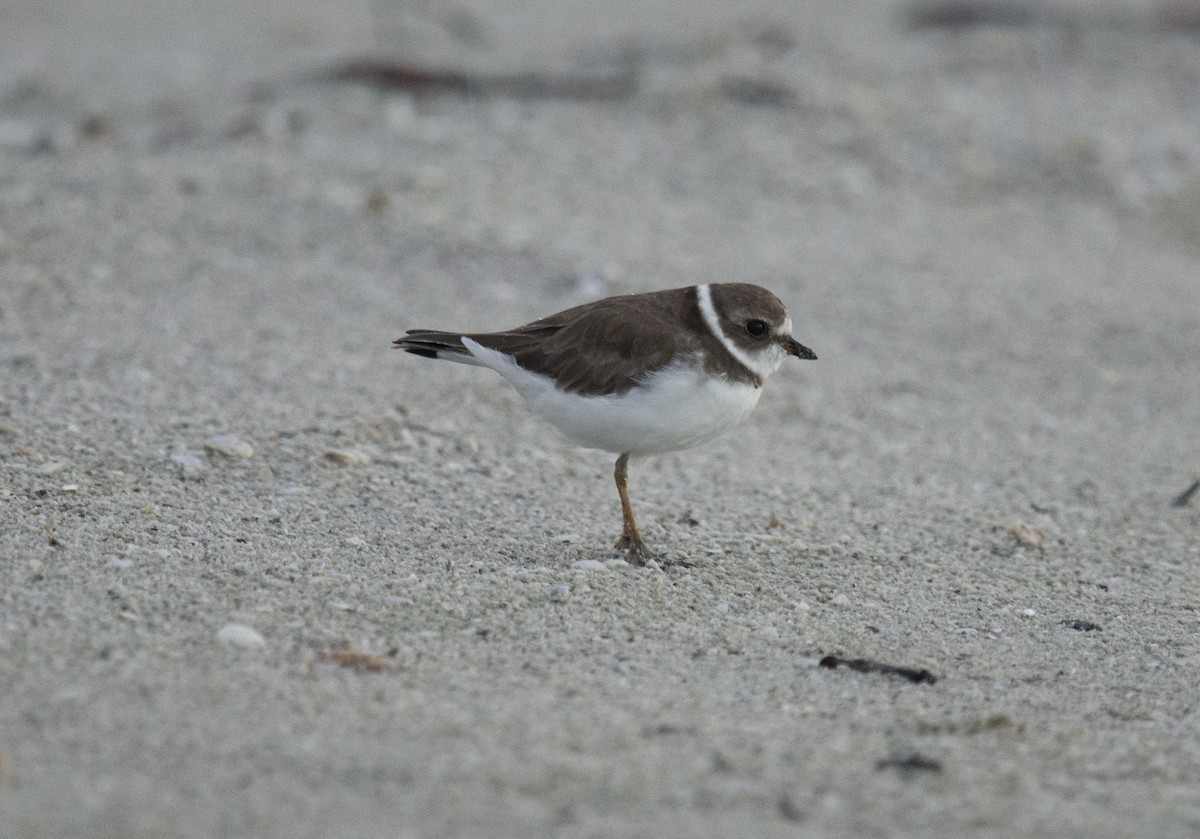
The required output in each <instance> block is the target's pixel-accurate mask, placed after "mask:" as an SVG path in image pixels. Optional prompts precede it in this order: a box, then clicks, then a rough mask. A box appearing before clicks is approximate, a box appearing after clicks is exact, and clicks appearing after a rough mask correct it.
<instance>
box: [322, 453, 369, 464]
mask: <svg viewBox="0 0 1200 839" xmlns="http://www.w3.org/2000/svg"><path fill="white" fill-rule="evenodd" d="M325 459H326V460H332V461H333V462H334V463H336V464H338V465H339V466H363V465H365V464H367V463H370V462H371V456H370V455H369V454H367V453H366V452H364V451H363V450H362V449H330V450H329V451H327V452H325Z"/></svg>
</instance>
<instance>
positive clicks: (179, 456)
mask: <svg viewBox="0 0 1200 839" xmlns="http://www.w3.org/2000/svg"><path fill="white" fill-rule="evenodd" d="M171 462H172V463H174V464H175V465H176V466H178V467H179V468H181V469H182V470H183V474H185V475H195V474H196V473H197V472H203V471H204V461H203V460H201V459H200V458H198V457H196V456H195V455H194V454H191V453H190V452H187V451H185V450H183V449H176V450H175V451H173V452H171Z"/></svg>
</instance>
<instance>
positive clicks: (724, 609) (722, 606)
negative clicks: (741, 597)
mask: <svg viewBox="0 0 1200 839" xmlns="http://www.w3.org/2000/svg"><path fill="white" fill-rule="evenodd" d="M728 612H729V604H728V603H726V602H725V601H724V600H722V601H721V602H720V603H718V604H717V614H719V615H724V614H726V613H728Z"/></svg>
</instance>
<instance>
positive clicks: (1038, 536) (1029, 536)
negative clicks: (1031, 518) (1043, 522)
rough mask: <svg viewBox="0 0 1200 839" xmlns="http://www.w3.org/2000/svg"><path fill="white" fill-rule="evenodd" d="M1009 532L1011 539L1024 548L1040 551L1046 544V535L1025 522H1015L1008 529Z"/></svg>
mask: <svg viewBox="0 0 1200 839" xmlns="http://www.w3.org/2000/svg"><path fill="white" fill-rule="evenodd" d="M1009 532H1010V533H1012V535H1013V537H1014V538H1015V539H1016V540H1017V541H1018V542H1020V543H1021V545H1022V546H1024V547H1026V548H1031V549H1034V550H1040V549H1041V547H1042V545H1043V544H1045V542H1046V534H1045V533H1043V532H1042V531H1041V530H1040V529H1039V528H1036V527H1034V526H1033V525H1032V524H1026V523H1025V522H1023V521H1022V522H1017V523H1016V524H1014V525H1013V526H1012V527H1010V528H1009Z"/></svg>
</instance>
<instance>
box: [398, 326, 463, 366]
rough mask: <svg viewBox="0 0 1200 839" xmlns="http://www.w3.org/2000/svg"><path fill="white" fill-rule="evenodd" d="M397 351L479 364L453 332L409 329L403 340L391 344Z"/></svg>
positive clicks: (459, 337) (458, 336) (460, 338)
mask: <svg viewBox="0 0 1200 839" xmlns="http://www.w3.org/2000/svg"><path fill="white" fill-rule="evenodd" d="M392 346H394V347H395V348H396V349H398V350H404V351H405V352H410V353H412V354H413V355H419V356H421V357H422V358H441V359H445V360H446V361H457V362H459V363H461V364H476V365H477V364H479V362H478V361H476V360H475V356H473V355H471V352H470V351H469V350H468V349H467V348H466V347H464V346H463V342H462V336H461V335H455V334H454V333H453V332H438V331H437V330H434V329H410V330H408V332H407V333H405V335H404V337H403V338H397V339H396V340H395V341H393V342H392Z"/></svg>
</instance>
